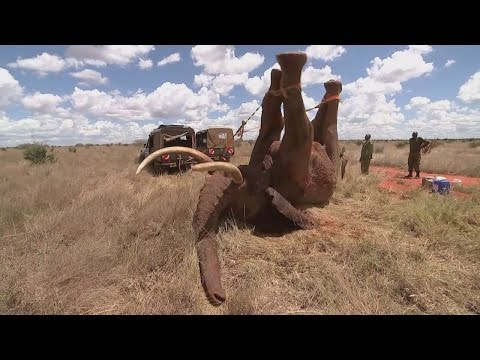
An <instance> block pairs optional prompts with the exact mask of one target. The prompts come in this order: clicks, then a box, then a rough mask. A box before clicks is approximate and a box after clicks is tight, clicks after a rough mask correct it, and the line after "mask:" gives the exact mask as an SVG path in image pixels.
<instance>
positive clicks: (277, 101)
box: [137, 52, 341, 306]
mask: <svg viewBox="0 0 480 360" xmlns="http://www.w3.org/2000/svg"><path fill="white" fill-rule="evenodd" d="M306 59H307V57H306V55H305V54H303V53H298V52H289V53H281V54H278V55H277V61H278V63H279V65H280V67H281V70H276V69H273V70H272V72H271V84H270V88H269V90H268V92H267V93H266V94H265V96H264V98H263V103H262V115H261V127H260V131H259V135H258V138H257V140H256V142H255V145H254V148H253V151H252V155H251V158H250V161H249V164H248V165H240V166H238V167H237V166H235V165H233V164H230V163H223V162H213V161H212V160H211V159H210V158H209V157H208V156H206V155H204V154H203V153H201V152H199V151H197V150H194V149H190V148H182V147H170V148H165V149H161V150H158V151H156V152H154V153H152V154H151V155H149V156H148V157H147V158H146V159H145V160H144V161H143V162H142V163H141V164H140V165H139V167H138V169H137V174H138V173H140V171H141V170H142V169H143V168H144V167H145V166H146V165H147V164H148V163H149V162H151V161H152V160H153V159H155V158H156V157H158V156H162V155H164V154H167V153H172V152H181V153H186V154H189V155H191V156H192V157H194V158H195V159H196V160H197V161H198V162H199V164H197V165H193V166H192V170H193V171H208V172H213V174H212V175H207V177H206V179H205V185H204V186H203V188H202V190H201V191H200V195H199V200H198V204H197V208H196V211H195V215H194V218H193V228H194V231H195V235H196V250H197V255H198V259H199V267H200V277H201V283H202V286H203V288H204V291H205V294H206V296H207V299H208V300H209V301H210V303H211V304H212V305H216V306H218V305H221V304H222V303H223V302H224V301H225V299H226V294H225V291H224V289H223V287H222V283H221V276H220V261H219V257H218V251H217V248H216V242H215V238H216V232H217V230H218V227H219V225H220V224H221V222H222V220H223V219H224V218H225V217H227V216H233V217H235V218H236V219H237V220H241V221H244V222H247V223H251V224H254V225H255V226H256V228H260V229H261V230H262V229H264V230H265V231H271V230H278V229H279V228H286V227H287V228H290V229H295V228H297V229H298V228H303V229H307V228H311V227H312V226H313V220H312V218H311V217H310V216H309V215H308V214H307V213H306V212H304V211H302V210H299V209H297V208H296V207H295V206H296V205H300V204H308V203H320V202H325V201H328V199H329V198H330V197H331V195H332V194H333V189H334V186H335V184H336V164H338V162H339V160H340V158H339V151H338V149H336V148H335V147H338V137H337V109H338V100H339V96H338V95H339V94H340V92H341V83H340V82H338V81H329V82H327V83H326V84H325V89H326V94H325V97H324V99H323V102H322V103H321V104H320V105H319V106H318V108H319V110H318V112H317V115H316V117H315V119H314V120H313V121H312V122H310V121H309V119H308V117H307V115H306V112H305V106H304V103H303V99H302V93H301V85H300V78H301V72H302V68H303V66H304V64H305V62H306ZM282 103H283V105H284V116H282V111H281V105H282ZM284 128H285V133H284V136H283V139H282V141H280V134H281V131H282V130H283V129H284ZM336 157H338V159H336Z"/></svg>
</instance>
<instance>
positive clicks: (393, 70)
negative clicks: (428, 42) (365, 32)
mask: <svg viewBox="0 0 480 360" xmlns="http://www.w3.org/2000/svg"><path fill="white" fill-rule="evenodd" d="M425 53H426V51H425V50H423V51H419V50H418V49H417V48H412V46H410V47H409V48H408V49H407V50H403V51H396V52H394V53H393V54H392V56H390V57H388V58H386V59H380V58H378V57H376V58H375V59H373V61H372V62H371V63H372V66H371V67H370V68H369V69H367V73H368V75H369V76H370V77H371V78H372V79H375V80H376V81H380V82H384V83H392V82H404V81H407V80H410V79H414V78H417V77H419V76H422V75H424V74H427V73H430V72H431V71H432V70H433V63H426V62H425V60H424V59H423V57H422V54H425Z"/></svg>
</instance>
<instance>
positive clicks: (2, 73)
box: [0, 68, 22, 109]
mask: <svg viewBox="0 0 480 360" xmlns="http://www.w3.org/2000/svg"><path fill="white" fill-rule="evenodd" d="M21 94H22V87H21V86H20V84H19V82H18V81H17V80H16V79H15V78H14V77H13V76H12V74H10V72H9V71H8V70H7V69H4V68H0V109H1V108H3V107H5V106H7V105H8V104H10V103H11V102H12V101H15V100H17V99H18V98H19V97H20V95H21Z"/></svg>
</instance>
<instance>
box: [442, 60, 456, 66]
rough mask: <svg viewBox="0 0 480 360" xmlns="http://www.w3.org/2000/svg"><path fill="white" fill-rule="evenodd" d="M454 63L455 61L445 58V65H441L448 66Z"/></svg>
mask: <svg viewBox="0 0 480 360" xmlns="http://www.w3.org/2000/svg"><path fill="white" fill-rule="evenodd" d="M455 63H456V61H455V60H447V62H446V63H445V65H443V66H445V67H450V66H452V65H453V64H455Z"/></svg>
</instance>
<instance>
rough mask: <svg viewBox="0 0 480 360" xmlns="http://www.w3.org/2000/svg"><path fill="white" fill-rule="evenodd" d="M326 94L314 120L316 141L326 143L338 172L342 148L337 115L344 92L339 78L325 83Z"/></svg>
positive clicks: (327, 150)
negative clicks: (340, 96)
mask: <svg viewBox="0 0 480 360" xmlns="http://www.w3.org/2000/svg"><path fill="white" fill-rule="evenodd" d="M324 86H325V90H326V92H325V95H324V97H323V99H322V103H321V104H320V107H319V109H318V111H317V114H316V115H315V118H314V119H313V120H312V127H313V131H314V141H317V142H319V143H320V144H322V145H325V151H326V152H327V155H328V157H329V159H330V160H331V161H332V163H333V165H334V166H335V171H336V173H338V170H339V167H340V148H339V144H338V132H337V116H338V103H339V102H340V100H339V99H338V95H340V93H341V92H342V83H341V82H340V81H337V80H330V81H327V82H326V83H325V84H324Z"/></svg>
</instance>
